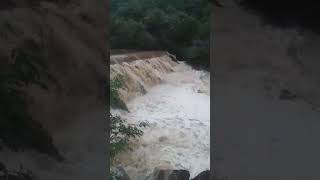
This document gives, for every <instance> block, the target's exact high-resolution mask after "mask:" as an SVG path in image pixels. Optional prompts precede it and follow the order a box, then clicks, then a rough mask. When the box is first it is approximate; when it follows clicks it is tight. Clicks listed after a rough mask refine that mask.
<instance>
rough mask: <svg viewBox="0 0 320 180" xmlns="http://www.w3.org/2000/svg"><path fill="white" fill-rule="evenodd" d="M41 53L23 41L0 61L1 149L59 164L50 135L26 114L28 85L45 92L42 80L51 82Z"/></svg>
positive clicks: (59, 156)
mask: <svg viewBox="0 0 320 180" xmlns="http://www.w3.org/2000/svg"><path fill="white" fill-rule="evenodd" d="M42 53H43V49H42V47H41V45H39V44H38V43H36V42H35V41H33V40H26V41H24V44H22V45H21V46H20V47H18V48H16V49H13V50H12V51H11V56H10V57H2V58H1V59H0V62H1V66H0V99H1V101H0V118H1V119H0V140H1V141H0V142H1V144H0V146H1V145H5V146H7V147H8V148H10V149H12V150H15V151H19V150H24V149H33V150H36V151H38V152H41V153H46V154H48V155H50V156H53V157H55V158H57V159H58V160H62V159H63V158H62V157H61V155H60V154H59V153H58V150H57V149H56V148H55V146H54V145H53V140H52V138H51V136H50V135H49V133H48V132H47V131H46V130H45V129H44V128H43V127H42V126H41V124H40V123H38V122H36V121H34V120H33V119H32V117H31V115H30V114H29V112H28V104H27V102H26V99H27V95H26V94H25V93H24V88H26V87H28V86H29V85H38V86H40V87H42V88H47V87H46V85H45V83H43V80H45V79H52V77H51V76H50V75H48V73H46V72H45V71H46V67H45V64H44V63H43V59H42V58H44V55H43V54H42Z"/></svg>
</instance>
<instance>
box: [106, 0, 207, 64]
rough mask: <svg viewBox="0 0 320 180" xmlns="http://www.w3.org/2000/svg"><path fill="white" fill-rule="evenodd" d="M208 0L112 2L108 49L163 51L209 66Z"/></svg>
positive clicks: (130, 0)
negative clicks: (109, 47)
mask: <svg viewBox="0 0 320 180" xmlns="http://www.w3.org/2000/svg"><path fill="white" fill-rule="evenodd" d="M209 19H210V5H209V2H208V1H207V0H176V1H169V0H163V1H157V0H148V1H147V0H111V1H110V21H111V22H110V46H111V49H135V50H165V51H169V52H170V53H173V54H175V55H176V56H177V58H178V59H180V60H183V61H187V62H189V63H190V64H192V65H195V66H197V67H209V36H210V26H209Z"/></svg>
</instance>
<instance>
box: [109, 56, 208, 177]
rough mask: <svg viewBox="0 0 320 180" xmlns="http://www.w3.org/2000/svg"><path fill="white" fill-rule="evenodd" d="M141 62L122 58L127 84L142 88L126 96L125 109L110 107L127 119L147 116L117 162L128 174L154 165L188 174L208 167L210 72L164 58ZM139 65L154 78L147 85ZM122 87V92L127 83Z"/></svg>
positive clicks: (148, 170)
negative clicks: (138, 134)
mask: <svg viewBox="0 0 320 180" xmlns="http://www.w3.org/2000/svg"><path fill="white" fill-rule="evenodd" d="M139 63H140V66H139V67H137V68H138V69H140V73H139V74H140V76H137V73H132V66H135V65H136V64H139ZM143 63H144V64H142V62H135V65H133V64H132V63H130V64H126V65H127V66H131V68H127V70H128V69H129V70H130V71H129V73H122V74H123V75H127V76H131V81H130V82H129V85H131V86H133V85H134V84H135V85H136V84H143V85H144V86H145V87H146V93H145V94H144V95H140V96H136V97H135V98H134V99H131V100H130V101H127V106H128V108H129V110H130V112H129V113H128V112H122V111H118V110H112V111H113V113H116V114H119V115H120V116H121V117H123V118H124V119H126V120H127V121H128V122H129V123H139V122H141V121H148V122H149V123H150V126H149V127H146V128H144V129H143V130H144V135H143V136H142V137H141V138H140V139H139V140H137V141H134V142H132V143H133V148H132V150H130V151H127V152H125V153H122V154H120V155H119V156H118V157H117V162H118V163H119V164H121V165H122V166H123V167H124V168H125V169H126V171H127V173H128V174H129V176H131V178H132V179H133V180H141V179H144V178H145V177H146V176H147V175H148V174H150V173H152V171H153V170H154V169H155V168H157V167H160V168H164V169H184V170H189V171H190V174H191V177H194V176H196V175H197V174H199V173H200V172H202V171H204V170H207V169H209V168H210V82H209V81H210V79H209V78H210V75H209V73H208V72H203V71H196V70H194V69H192V68H191V67H190V66H188V65H186V64H185V63H183V62H180V63H175V62H173V61H171V60H170V59H164V60H163V58H159V59H154V60H153V61H152V62H151V63H150V62H143ZM153 64H158V66H156V65H154V66H153ZM159 64H164V65H159ZM145 65H147V67H145ZM118 66H120V65H118ZM152 67H153V68H154V69H153V68H152ZM118 68H119V67H118ZM149 68H150V69H149ZM143 71H149V72H150V74H149V75H148V76H151V77H154V79H158V81H156V82H155V83H153V86H148V88H147V85H146V83H145V82H146V77H145V76H144V75H145V73H142V72H143ZM118 72H119V71H118ZM151 74H152V75H151ZM155 77H157V78H155ZM126 79H130V78H128V77H127V78H126ZM133 79H134V80H133ZM132 81H134V82H136V83H132ZM148 84H149V85H151V84H152V83H148ZM136 86H137V85H136ZM124 89H126V92H128V90H129V89H130V88H129V89H128V87H126V88H124ZM131 90H135V91H139V90H138V89H134V88H131ZM131 94H132V93H131ZM136 94H137V93H136ZM126 99H128V98H126Z"/></svg>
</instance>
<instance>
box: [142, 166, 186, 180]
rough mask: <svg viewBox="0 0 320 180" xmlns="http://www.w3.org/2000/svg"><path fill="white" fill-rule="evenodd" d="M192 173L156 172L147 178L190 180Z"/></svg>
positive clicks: (150, 179) (178, 171) (157, 170)
mask: <svg viewBox="0 0 320 180" xmlns="http://www.w3.org/2000/svg"><path fill="white" fill-rule="evenodd" d="M189 178H190V173H189V171H186V170H159V169H155V170H154V172H153V173H152V174H151V176H149V177H148V178H146V180H189Z"/></svg>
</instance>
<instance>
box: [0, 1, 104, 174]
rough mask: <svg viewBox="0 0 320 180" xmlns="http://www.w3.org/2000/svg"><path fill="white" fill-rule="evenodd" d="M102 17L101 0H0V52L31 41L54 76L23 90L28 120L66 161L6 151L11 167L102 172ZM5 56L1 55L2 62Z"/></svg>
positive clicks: (46, 171)
mask: <svg viewBox="0 0 320 180" xmlns="http://www.w3.org/2000/svg"><path fill="white" fill-rule="evenodd" d="M107 15H108V13H107V7H106V3H105V2H104V1H98V0H95V1H90V2H89V1H86V0H81V1H74V0H48V1H46V0H32V1H26V0H12V1H8V0H5V1H2V2H0V29H1V34H0V55H1V57H9V56H10V53H11V52H12V49H14V48H17V47H21V48H28V44H27V43H25V42H29V41H33V42H35V43H37V44H39V45H40V46H41V47H42V48H41V49H42V50H41V52H40V51H39V52H37V51H35V52H34V53H35V54H43V56H42V58H41V61H42V62H41V63H42V64H45V66H46V67H47V69H46V70H45V71H46V73H48V74H50V76H51V77H53V78H52V79H54V80H52V81H45V83H46V86H48V89H47V90H45V89H42V88H40V87H38V86H35V85H30V86H27V87H25V88H24V89H25V90H24V91H25V92H26V93H27V95H28V96H27V97H28V108H29V112H30V113H31V115H32V118H33V119H34V120H35V121H37V122H40V124H42V125H43V126H44V128H45V129H47V130H48V131H49V133H50V135H51V136H52V137H53V142H54V145H55V146H56V147H57V149H58V150H59V151H60V152H61V154H62V155H63V156H64V157H65V159H66V161H67V164H66V162H65V163H62V164H59V163H58V162H55V161H53V160H50V159H49V158H47V157H43V155H39V154H37V153H36V154H34V153H32V152H29V151H27V152H24V153H15V152H11V151H10V150H4V151H2V152H0V159H1V161H3V163H4V164H6V165H7V166H8V167H9V168H13V169H14V168H17V167H18V166H19V164H22V165H23V166H25V167H26V168H29V169H30V170H31V171H34V173H35V174H36V175H37V176H39V177H40V179H43V178H44V177H46V178H45V179H62V177H63V178H64V179H65V178H66V177H68V178H67V179H91V178H93V179H103V178H104V177H106V175H105V173H106V166H107V165H106V162H105V157H106V156H105V154H104V153H105V152H104V151H105V146H104V145H105V143H106V142H105V139H104V137H105V134H104V127H106V121H105V119H104V115H105V112H104V111H105V109H104V108H105V106H104V104H105V101H106V98H105V95H106V92H105V82H106V79H107V76H108V74H107V71H106V69H107V68H106V65H105V63H106V61H107V60H108V56H109V55H108V46H107V43H106V42H107V40H108V37H107V26H106V25H107V18H108V17H107ZM7 60H8V58H1V61H3V62H1V63H5V62H4V61H7ZM43 164H48V166H44V165H43ZM87 166H90V167H87ZM58 167H63V168H58ZM63 169H65V170H68V172H67V173H66V172H64V171H65V170H63Z"/></svg>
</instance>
